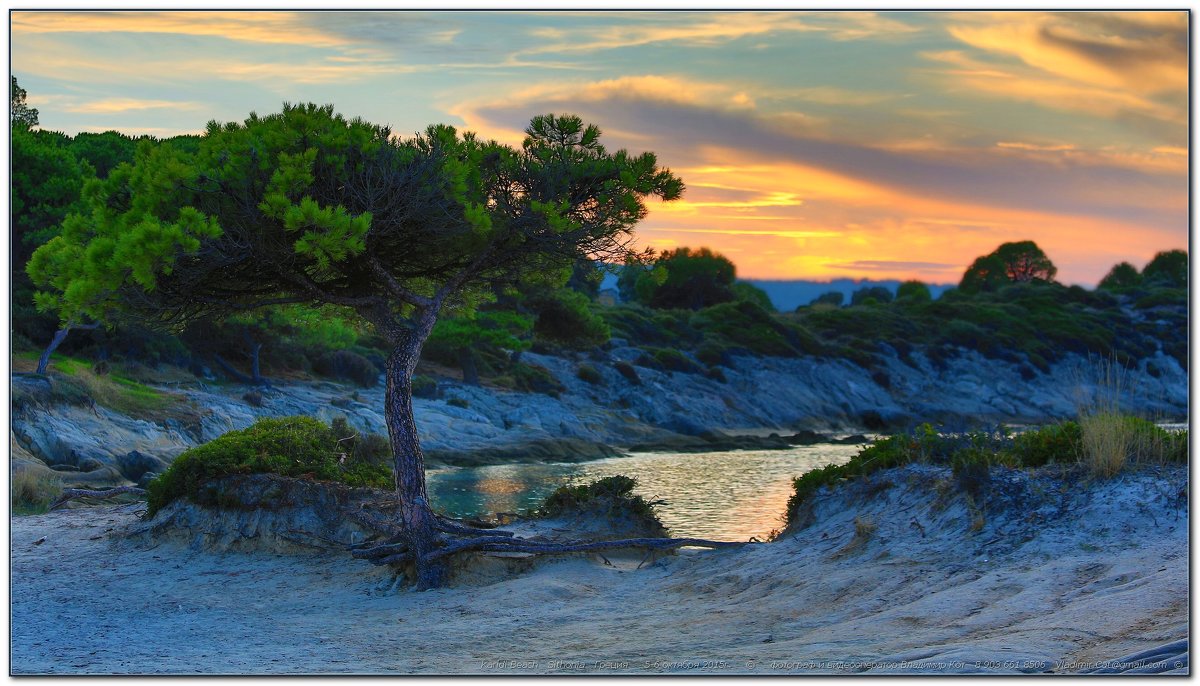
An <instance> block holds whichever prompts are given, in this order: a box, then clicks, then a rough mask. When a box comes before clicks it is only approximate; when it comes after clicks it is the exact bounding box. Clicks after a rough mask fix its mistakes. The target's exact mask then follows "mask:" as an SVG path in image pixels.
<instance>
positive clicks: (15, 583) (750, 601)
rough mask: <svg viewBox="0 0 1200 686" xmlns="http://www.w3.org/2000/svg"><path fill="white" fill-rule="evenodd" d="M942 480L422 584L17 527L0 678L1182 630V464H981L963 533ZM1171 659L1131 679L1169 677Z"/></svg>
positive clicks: (553, 661) (1065, 648)
mask: <svg viewBox="0 0 1200 686" xmlns="http://www.w3.org/2000/svg"><path fill="white" fill-rule="evenodd" d="M949 478H950V477H949V473H948V471H947V470H939V469H936V468H932V467H918V466H913V467H908V468H905V469H903V470H898V471H891V472H884V473H881V474H879V475H877V476H875V477H872V478H870V479H866V480H864V481H863V482H859V483H855V484H851V485H847V486H844V487H842V488H840V489H837V491H836V492H835V493H833V494H822V495H821V496H820V497H818V498H817V500H816V501H815V502H814V508H813V510H812V516H813V523H812V524H810V525H809V526H807V527H805V528H803V529H801V530H799V531H795V532H791V533H789V534H786V535H784V536H783V537H782V538H781V539H780V540H779V541H778V542H775V543H770V544H757V545H749V546H747V547H745V548H742V549H736V550H731V551H717V552H713V551H699V550H685V551H683V552H681V553H680V554H678V555H674V556H668V557H665V558H662V559H660V560H658V561H657V562H654V563H653V564H649V565H645V566H643V567H642V568H640V569H637V568H636V567H637V564H638V562H639V561H640V560H639V559H637V558H614V557H611V556H610V557H609V558H608V561H609V562H610V563H611V566H610V565H609V564H606V563H605V562H604V560H602V559H601V558H599V557H598V556H589V557H570V558H560V559H555V560H548V561H545V562H542V563H539V564H538V565H537V566H536V567H535V568H534V569H532V570H531V571H528V572H526V573H524V574H520V575H516V576H507V577H495V578H489V577H485V576H479V575H477V576H476V577H474V578H460V579H459V581H458V582H457V583H456V585H455V586H454V587H451V588H445V589H440V590H436V591H429V592H424V593H416V592H412V591H408V590H405V589H403V588H397V584H395V579H394V577H393V574H392V573H391V572H390V570H388V569H386V568H377V567H372V566H370V565H368V564H365V563H363V562H359V561H355V560H352V559H350V558H349V556H348V555H345V554H342V553H337V552H319V553H309V554H295V555H278V554H270V553H234V552H227V551H226V552H221V551H213V550H207V551H206V550H202V549H194V548H190V547H187V546H181V545H178V544H174V543H162V544H157V545H146V544H145V543H138V544H135V543H132V542H130V541H129V540H125V539H124V537H123V536H122V532H123V531H124V530H125V528H126V527H128V526H130V525H131V524H134V523H135V522H136V521H137V516H136V514H135V512H136V511H137V510H139V509H141V507H142V506H140V505H136V504H135V505H123V506H108V507H96V508H83V509H72V510H65V511H57V512H53V513H50V514H47V515H40V516H31V517H18V518H15V519H14V520H13V527H12V546H13V548H12V551H13V552H12V572H13V577H12V578H13V580H12V594H13V595H12V627H13V632H12V671H13V673H14V674H42V673H52V674H130V673H155V674H196V673H205V674H234V673H236V674H309V673H369V674H376V673H466V674H496V673H606V674H607V673H705V674H708V673H725V674H739V673H765V674H785V673H786V674H808V673H912V672H914V671H916V672H922V673H928V672H960V673H962V672H965V673H1018V672H1027V673H1028V672H1033V673H1043V672H1055V673H1064V672H1065V673H1072V672H1080V671H1086V670H1088V669H1095V668H1103V667H1106V666H1107V667H1112V666H1113V665H1112V663H1111V662H1110V661H1112V660H1115V659H1117V658H1120V657H1121V656H1126V655H1130V654H1133V653H1137V652H1139V651H1144V650H1146V649H1149V648H1154V647H1156V646H1161V645H1163V644H1167V643H1170V642H1172V641H1177V640H1179V639H1183V638H1186V636H1187V631H1188V614H1187V597H1188V569H1187V559H1188V556H1187V532H1188V527H1187V502H1186V496H1181V492H1180V490H1179V489H1180V487H1179V484H1181V483H1185V481H1184V479H1185V478H1186V472H1185V471H1184V470H1182V469H1173V470H1167V471H1165V472H1157V473H1147V472H1140V473H1137V474H1132V475H1123V476H1121V477H1118V478H1117V479H1114V480H1111V481H1104V482H1096V483H1092V484H1088V485H1086V487H1082V488H1079V487H1077V488H1067V487H1065V485H1064V484H1063V483H1060V482H1059V481H1058V480H1056V479H1055V478H1052V477H1046V478H1026V477H1024V476H1022V475H1020V474H1018V473H1015V472H1014V473H1011V474H1009V476H1008V477H1004V476H999V477H996V479H998V481H997V482H996V484H997V485H996V487H995V488H993V492H994V494H995V495H994V496H993V497H992V498H991V499H989V501H988V502H987V503H985V504H984V505H983V509H982V511H983V513H984V515H983V516H984V517H985V518H986V519H985V521H984V522H983V523H982V524H980V522H979V521H978V519H979V511H978V510H976V509H973V505H972V503H969V502H967V501H966V499H965V498H964V497H963V496H962V495H961V494H956V493H954V492H952V491H951V490H949V489H947V486H946V484H947V483H948V480H949ZM1006 479H1007V481H1006ZM856 521H857V522H858V523H859V524H860V525H861V524H862V523H864V522H865V523H866V525H865V526H859V527H858V528H859V529H860V531H859V532H858V533H856ZM864 528H865V529H869V530H870V533H869V535H867V536H863V535H862V531H861V530H862V529H864ZM973 529H974V530H973ZM42 539H44V541H43V542H40V543H39V541H42ZM1183 651H1184V653H1183V655H1182V657H1181V658H1175V659H1176V662H1175V664H1178V665H1179V666H1178V667H1174V666H1173V665H1170V664H1168V665H1159V668H1158V669H1156V670H1155V671H1163V670H1164V669H1166V670H1167V671H1170V670H1172V669H1174V670H1175V671H1177V672H1178V671H1183V672H1186V670H1187V662H1186V647H1185V648H1183ZM1175 652H1176V653H1178V652H1179V651H1175ZM1138 666H1142V665H1140V664H1139V665H1117V668H1123V669H1129V668H1132V667H1138Z"/></svg>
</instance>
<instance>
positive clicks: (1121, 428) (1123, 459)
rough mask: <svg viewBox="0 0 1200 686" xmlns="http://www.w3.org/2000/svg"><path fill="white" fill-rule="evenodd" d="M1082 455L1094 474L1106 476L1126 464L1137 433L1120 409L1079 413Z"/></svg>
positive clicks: (1117, 471) (1113, 473) (1132, 450)
mask: <svg viewBox="0 0 1200 686" xmlns="http://www.w3.org/2000/svg"><path fill="white" fill-rule="evenodd" d="M1079 428H1080V430H1081V433H1082V436H1083V459H1084V463H1085V464H1087V467H1088V470H1089V471H1090V472H1091V473H1092V475H1093V476H1098V477H1101V478H1107V477H1110V476H1114V475H1116V474H1117V473H1119V472H1120V471H1121V470H1122V469H1124V468H1125V465H1126V464H1127V463H1128V462H1129V458H1130V456H1131V455H1132V454H1133V453H1134V448H1135V443H1136V436H1135V435H1134V429H1133V427H1132V425H1131V424H1130V423H1129V421H1128V420H1127V419H1126V418H1125V417H1124V416H1122V415H1121V414H1120V413H1119V412H1097V413H1093V414H1085V415H1081V416H1080V417H1079Z"/></svg>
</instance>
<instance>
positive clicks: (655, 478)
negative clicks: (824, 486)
mask: <svg viewBox="0 0 1200 686" xmlns="http://www.w3.org/2000/svg"><path fill="white" fill-rule="evenodd" d="M859 450H861V446H854V445H812V446H801V447H796V448H792V449H790V450H736V451H731V452H719V453H696V454H680V453H640V454H633V455H629V456H627V457H614V458H609V459H606V460H596V461H594V462H585V463H583V464H511V465H495V466H491V467H476V468H472V469H439V470H431V471H430V472H429V483H428V487H429V495H430V498H431V499H432V500H433V503H434V505H435V507H437V508H439V509H441V510H443V511H445V512H447V513H448V514H452V515H455V516H460V517H461V516H468V515H486V514H493V513H496V512H517V511H520V510H524V509H528V508H533V507H536V506H537V505H539V504H540V503H541V502H542V500H544V499H545V498H546V496H548V495H550V493H551V492H553V491H554V489H556V488H558V487H559V486H562V485H564V484H568V483H570V484H575V483H587V482H589V481H594V480H596V479H599V478H602V477H605V476H612V475H614V474H624V475H626V476H632V477H633V478H635V479H637V480H638V487H637V492H638V493H639V494H641V495H643V496H646V497H647V498H649V499H651V500H663V501H666V502H665V503H664V504H662V505H660V506H659V507H658V512H659V516H660V517H661V518H662V520H663V523H664V524H666V525H667V526H668V527H669V528H670V529H671V533H672V534H673V535H676V536H699V537H705V538H716V539H724V540H735V541H736V540H746V539H747V538H750V537H751V536H759V537H763V536H766V535H767V534H768V533H770V531H771V530H772V529H777V528H779V527H780V525H781V523H782V517H783V511H784V507H785V505H786V504H787V500H788V497H789V496H790V495H791V493H792V479H793V478H795V477H797V476H799V475H801V474H803V473H805V472H807V471H811V470H813V469H817V468H819V467H824V466H825V465H828V464H842V463H844V462H846V461H848V460H849V459H850V458H851V457H853V456H854V455H855V454H857V453H858V451H859Z"/></svg>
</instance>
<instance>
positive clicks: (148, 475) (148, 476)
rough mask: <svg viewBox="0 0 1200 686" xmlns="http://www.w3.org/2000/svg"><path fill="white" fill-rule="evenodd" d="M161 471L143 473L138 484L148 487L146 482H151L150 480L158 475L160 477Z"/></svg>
mask: <svg viewBox="0 0 1200 686" xmlns="http://www.w3.org/2000/svg"><path fill="white" fill-rule="evenodd" d="M159 473H160V472H146V473H145V474H143V475H142V476H141V478H139V479H138V480H137V485H138V486H139V487H141V488H145V487H146V484H148V483H150V482H151V481H153V480H154V479H155V478H157V477H158V475H159Z"/></svg>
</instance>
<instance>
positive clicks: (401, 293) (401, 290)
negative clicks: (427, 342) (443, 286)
mask: <svg viewBox="0 0 1200 686" xmlns="http://www.w3.org/2000/svg"><path fill="white" fill-rule="evenodd" d="M367 259H368V261H369V264H370V265H371V271H373V272H374V273H375V276H378V277H379V279H380V280H381V281H383V284H384V285H385V286H387V289H388V292H390V293H391V294H392V295H394V296H396V297H397V298H399V299H400V300H402V301H404V302H406V303H408V304H409V305H414V306H416V307H420V308H428V307H432V306H433V301H432V300H430V299H429V298H426V297H425V296H423V295H417V294H416V293H413V292H412V291H410V290H408V289H407V288H405V287H404V286H402V285H400V282H399V281H397V280H396V277H394V276H392V275H391V274H390V273H389V272H388V270H387V269H385V268H384V266H383V264H381V263H380V262H379V260H377V259H375V257H369V258H367Z"/></svg>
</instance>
